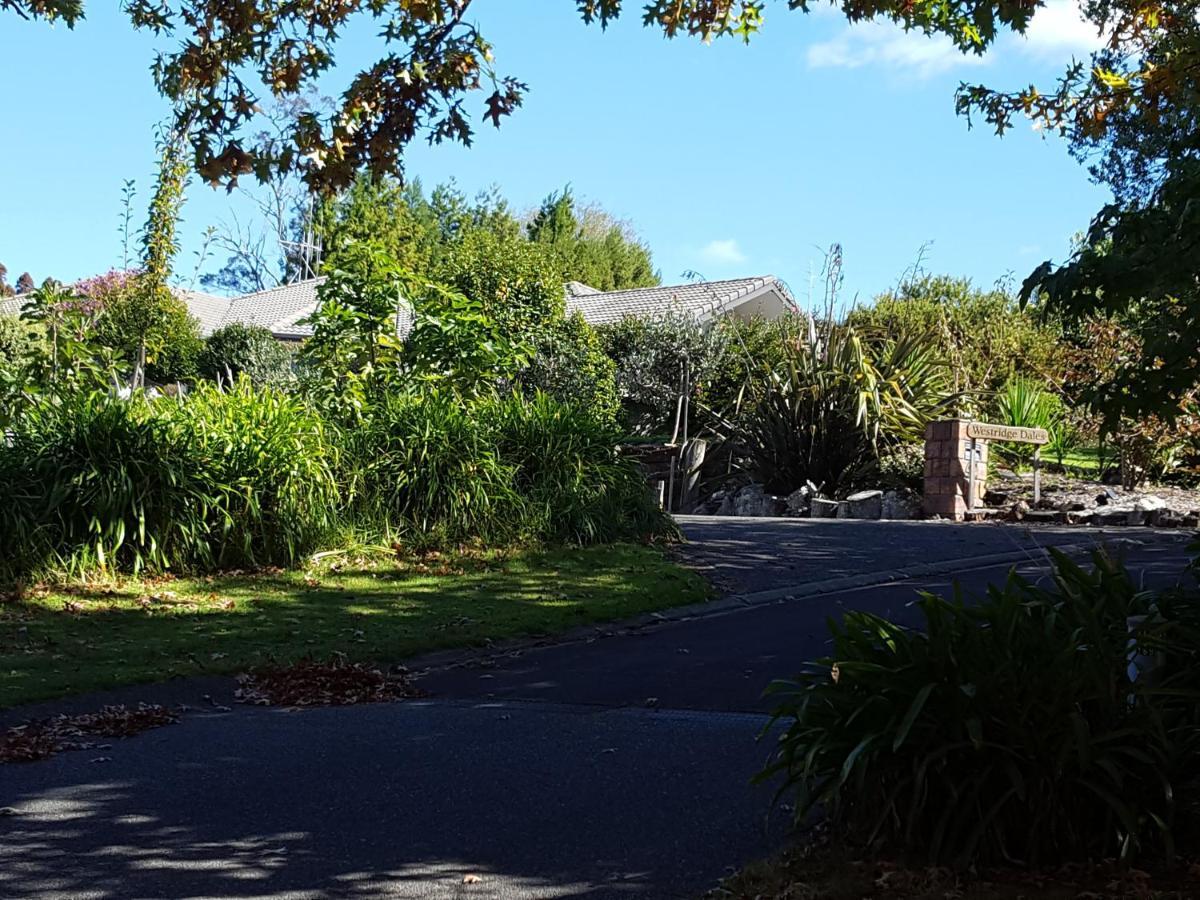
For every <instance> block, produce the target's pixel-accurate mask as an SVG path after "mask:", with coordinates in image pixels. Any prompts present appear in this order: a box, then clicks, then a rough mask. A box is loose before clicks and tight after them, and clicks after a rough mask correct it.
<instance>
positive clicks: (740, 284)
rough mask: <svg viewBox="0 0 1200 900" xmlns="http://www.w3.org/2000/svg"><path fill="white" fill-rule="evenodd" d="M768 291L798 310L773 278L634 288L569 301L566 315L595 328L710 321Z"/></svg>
mask: <svg viewBox="0 0 1200 900" xmlns="http://www.w3.org/2000/svg"><path fill="white" fill-rule="evenodd" d="M765 287H773V288H774V289H775V290H776V291H778V292H779V294H780V295H781V296H782V297H783V298H784V300H785V301H786V302H788V303H790V304H791V305H792V306H795V301H794V300H793V298H792V295H791V293H790V292H789V291H788V289H787V288H786V287H785V286H784V284H783V282H781V281H779V279H777V278H775V276H773V275H760V276H757V277H754V278H732V279H729V280H726V281H697V282H693V283H690V284H674V285H664V286H662V287H652V288H633V289H631V290H626V291H605V292H604V293H597V294H577V295H569V296H568V297H567V311H568V312H575V311H577V310H578V311H579V312H581V313H583V317H584V318H585V319H586V320H587V321H588V322H589V323H591V324H592V325H606V324H610V323H612V322H619V321H620V320H621V319H623V318H625V317H626V316H640V317H655V316H662V315H667V314H670V313H676V314H685V315H694V316H696V317H698V318H699V319H701V320H705V319H710V318H712V317H713V316H715V315H717V314H718V313H720V312H722V311H724V310H725V309H726V308H728V307H729V306H731V305H733V304H735V303H736V302H737V301H738V300H741V299H743V298H745V297H748V296H749V295H750V294H753V293H754V292H756V291H758V290H761V289H762V288H765Z"/></svg>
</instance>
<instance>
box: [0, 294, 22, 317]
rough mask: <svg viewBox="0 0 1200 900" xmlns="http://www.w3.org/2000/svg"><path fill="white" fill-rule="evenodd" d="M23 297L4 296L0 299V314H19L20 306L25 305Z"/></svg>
mask: <svg viewBox="0 0 1200 900" xmlns="http://www.w3.org/2000/svg"><path fill="white" fill-rule="evenodd" d="M25 299H26V298H24V297H20V296H18V297H5V298H4V299H3V300H0V316H19V315H20V314H21V307H23V306H24V305H25Z"/></svg>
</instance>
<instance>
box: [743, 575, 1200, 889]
mask: <svg viewBox="0 0 1200 900" xmlns="http://www.w3.org/2000/svg"><path fill="white" fill-rule="evenodd" d="M1094 561H1095V566H1094V570H1092V571H1087V570H1085V569H1083V568H1082V567H1080V566H1078V565H1076V564H1074V563H1072V562H1071V561H1070V560H1069V559H1067V558H1066V557H1065V556H1064V555H1062V554H1061V553H1057V552H1056V553H1055V558H1054V570H1055V575H1054V583H1053V586H1052V587H1048V588H1044V589H1043V588H1039V587H1037V586H1035V585H1034V584H1032V583H1030V582H1027V581H1024V580H1023V579H1021V578H1019V577H1017V576H1016V575H1015V574H1014V575H1012V576H1010V578H1009V581H1008V583H1007V584H1006V585H1005V586H1004V587H994V588H991V589H990V591H989V594H988V596H987V598H986V599H984V600H983V601H982V602H980V603H979V604H978V605H969V604H967V603H966V602H964V600H963V599H962V598H961V597H955V598H954V599H952V600H947V599H943V598H940V597H936V596H932V595H925V596H924V597H923V598H922V599H921V600H920V601H919V606H920V610H921V612H922V615H923V618H924V624H925V627H924V630H923V631H910V630H908V629H906V628H902V627H900V626H898V625H895V624H893V623H891V622H888V621H885V620H884V619H881V618H879V617H877V616H874V615H871V614H869V613H865V612H852V613H849V614H847V615H846V617H845V619H844V621H843V622H842V623H841V624H840V625H839V624H834V623H831V625H830V628H831V631H832V633H833V655H832V656H831V657H830V658H828V659H823V660H820V661H819V662H818V663H815V664H810V665H809V666H808V667H806V671H805V672H804V674H802V675H801V676H800V678H799V679H798V680H797V681H793V682H779V683H776V684H775V685H773V686H772V687H771V688H770V689H769V692H770V694H771V695H772V696H773V697H774V698H775V700H776V703H777V704H778V705H777V706H776V709H775V720H776V721H777V722H782V723H783V724H784V726H785V728H784V730H783V731H782V733H781V734H780V736H779V742H778V745H777V747H776V749H775V750H774V753H773V757H772V761H771V763H770V765H769V766H768V768H767V769H766V771H765V772H764V773H763V774H762V775H761V776H760V778H770V777H772V776H774V775H775V774H777V773H782V775H783V777H784V783H783V787H782V788H781V791H782V792H783V793H787V794H794V795H795V799H796V806H795V813H796V817H797V821H802V820H803V819H804V818H805V817H806V816H807V815H808V814H809V813H810V812H811V811H812V810H813V809H814V808H816V807H818V806H820V807H822V808H824V809H825V810H826V811H827V813H828V815H829V817H830V819H831V821H832V823H833V825H834V826H835V827H836V828H837V829H838V830H839V831H841V832H842V833H843V834H844V835H846V836H849V837H851V838H853V839H856V840H861V841H864V842H866V843H867V844H870V845H872V846H873V847H875V848H877V849H880V848H881V849H885V850H886V851H888V852H908V853H913V854H919V855H923V856H925V857H927V858H928V859H929V860H931V861H933V862H936V863H953V864H956V865H959V866H966V865H970V864H973V863H976V862H979V863H989V862H1012V861H1021V862H1025V863H1029V864H1050V863H1055V862H1058V861H1064V860H1094V859H1101V858H1108V857H1111V856H1120V857H1122V858H1125V859H1129V858H1130V857H1132V856H1133V855H1134V854H1137V853H1142V854H1152V853H1156V852H1157V853H1168V854H1169V853H1170V852H1171V851H1172V839H1173V836H1174V835H1175V834H1177V833H1181V832H1182V831H1183V830H1186V829H1187V828H1189V827H1191V826H1193V825H1195V824H1196V812H1197V807H1196V799H1197V797H1196V793H1195V787H1196V783H1195V782H1196V778H1195V772H1196V765H1197V763H1198V762H1200V747H1198V743H1197V740H1196V737H1197V733H1198V732H1197V728H1196V723H1197V714H1196V704H1195V697H1196V693H1195V688H1196V687H1197V686H1198V685H1197V671H1198V669H1197V660H1198V657H1200V631H1198V630H1197V629H1196V627H1195V623H1196V614H1195V605H1194V600H1191V601H1188V602H1187V603H1181V602H1179V601H1176V600H1173V599H1171V598H1169V597H1167V598H1155V597H1154V596H1152V595H1148V594H1141V593H1138V592H1137V591H1136V590H1135V588H1134V586H1133V584H1132V583H1131V581H1130V578H1129V577H1128V575H1127V574H1126V573H1125V572H1124V571H1123V570H1122V569H1121V568H1120V567H1119V566H1118V565H1116V564H1114V563H1113V562H1111V561H1110V560H1108V559H1107V558H1105V557H1104V556H1103V555H1100V554H1097V555H1096V557H1095V560H1094ZM1181 610H1183V611H1186V617H1185V616H1183V615H1181ZM1141 616H1145V617H1146V618H1144V619H1142V618H1135V617H1141ZM1131 659H1133V660H1134V661H1135V662H1139V661H1140V663H1141V664H1145V662H1146V661H1147V660H1150V659H1156V660H1157V661H1158V663H1159V665H1158V667H1157V668H1155V669H1154V671H1153V673H1152V674H1151V675H1147V676H1143V677H1137V678H1131V675H1130V672H1131ZM1133 671H1135V672H1136V669H1134V670H1133Z"/></svg>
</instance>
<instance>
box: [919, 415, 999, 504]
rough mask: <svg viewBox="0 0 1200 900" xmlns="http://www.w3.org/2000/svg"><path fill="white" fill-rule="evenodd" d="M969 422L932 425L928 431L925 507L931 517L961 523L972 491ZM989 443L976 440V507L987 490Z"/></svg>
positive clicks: (926, 435) (930, 424)
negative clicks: (939, 517) (970, 485)
mask: <svg viewBox="0 0 1200 900" xmlns="http://www.w3.org/2000/svg"><path fill="white" fill-rule="evenodd" d="M967 423H968V420H966V419H947V420H945V421H942V422H930V423H929V425H928V426H927V427H926V428H925V490H924V496H923V497H922V501H921V508H922V510H923V511H924V513H925V515H927V516H943V517H945V518H947V519H954V520H956V521H961V520H962V519H963V518H964V517H965V516H966V512H967V507H968V504H967V494H968V492H969V490H970V488H969V484H970V481H971V476H970V459H971V439H970V438H969V437H967ZM987 466H988V442H987V441H986V440H983V439H977V440H976V441H975V508H976V509H978V508H979V507H981V506H983V494H984V491H986V490H987V488H986V485H987Z"/></svg>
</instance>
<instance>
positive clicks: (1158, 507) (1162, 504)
mask: <svg viewBox="0 0 1200 900" xmlns="http://www.w3.org/2000/svg"><path fill="white" fill-rule="evenodd" d="M1166 508H1167V501H1166V500H1164V499H1163V498H1162V497H1156V496H1154V495H1153V494H1147V495H1146V496H1145V497H1138V498H1137V500H1135V501H1134V503H1133V509H1131V510H1129V513H1128V523H1129V524H1130V525H1150V524H1153V521H1154V519H1156V518H1158V516H1157V514H1158V513H1159V512H1161V511H1162V510H1164V509H1166Z"/></svg>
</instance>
